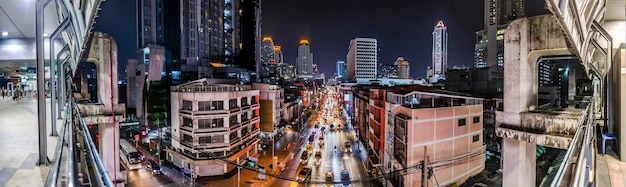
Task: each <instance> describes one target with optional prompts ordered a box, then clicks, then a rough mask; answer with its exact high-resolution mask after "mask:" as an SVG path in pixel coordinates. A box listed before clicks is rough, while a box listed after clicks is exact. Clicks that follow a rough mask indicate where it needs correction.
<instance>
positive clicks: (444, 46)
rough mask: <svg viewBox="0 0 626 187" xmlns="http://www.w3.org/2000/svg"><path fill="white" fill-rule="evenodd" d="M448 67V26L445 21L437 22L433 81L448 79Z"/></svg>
mask: <svg viewBox="0 0 626 187" xmlns="http://www.w3.org/2000/svg"><path fill="white" fill-rule="evenodd" d="M447 67H448V27H446V26H445V25H444V24H443V21H439V22H437V25H435V29H434V30H433V65H432V71H433V74H432V77H430V79H431V80H432V81H431V82H437V81H438V80H442V79H443V80H445V79H446V75H445V74H446V69H447Z"/></svg>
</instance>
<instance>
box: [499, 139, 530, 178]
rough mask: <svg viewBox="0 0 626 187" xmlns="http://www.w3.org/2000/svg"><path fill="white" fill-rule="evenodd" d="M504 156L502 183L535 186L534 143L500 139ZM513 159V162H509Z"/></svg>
mask: <svg viewBox="0 0 626 187" xmlns="http://www.w3.org/2000/svg"><path fill="white" fill-rule="evenodd" d="M502 145H503V147H504V148H503V150H502V151H503V152H502V156H503V158H504V167H503V171H502V172H503V173H504V175H503V179H502V184H506V186H536V184H535V179H536V175H537V174H536V166H537V161H536V156H535V154H536V152H537V150H536V149H537V146H536V144H534V143H528V142H522V141H517V140H513V139H508V138H503V139H502ZM512 160H514V162H511V161H512Z"/></svg>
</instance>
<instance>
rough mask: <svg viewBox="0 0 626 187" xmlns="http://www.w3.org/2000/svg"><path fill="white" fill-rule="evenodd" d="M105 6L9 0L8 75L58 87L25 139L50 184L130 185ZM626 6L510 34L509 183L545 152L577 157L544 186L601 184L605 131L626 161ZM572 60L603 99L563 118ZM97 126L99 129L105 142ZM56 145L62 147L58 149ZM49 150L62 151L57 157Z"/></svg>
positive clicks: (515, 27) (590, 100)
mask: <svg viewBox="0 0 626 187" xmlns="http://www.w3.org/2000/svg"><path fill="white" fill-rule="evenodd" d="M101 3H102V0H32V1H0V7H1V8H2V9H3V12H2V13H4V14H6V16H5V15H2V16H0V29H7V31H3V30H0V32H7V33H6V34H5V33H2V35H0V73H2V74H3V75H4V76H5V77H9V76H15V77H16V78H18V79H20V78H23V77H24V76H34V77H36V79H37V84H36V85H37V89H36V90H46V89H47V88H46V87H45V86H48V85H52V87H51V88H52V89H51V90H52V91H51V92H50V95H51V97H50V99H49V100H50V103H45V101H47V100H46V99H45V92H43V91H42V92H37V97H38V110H37V116H38V120H37V121H38V123H37V125H38V133H37V132H20V133H36V134H37V135H38V139H39V141H38V142H37V146H36V147H37V148H38V149H37V152H38V154H37V159H36V160H37V165H38V166H39V167H40V168H41V169H42V170H49V172H47V173H48V175H46V177H45V178H44V179H42V180H43V181H44V182H43V183H44V184H45V186H58V185H61V186H66V185H78V184H87V185H91V186H115V185H117V184H118V183H119V181H123V180H124V177H123V176H122V174H121V173H119V168H117V166H119V163H118V162H119V159H117V158H119V153H118V150H119V148H118V147H117V146H116V145H117V144H115V143H112V142H115V141H116V140H117V139H119V134H116V131H117V130H118V128H119V121H122V120H123V118H124V117H123V116H124V115H123V108H124V105H120V104H118V103H117V87H116V86H113V85H116V84H115V82H116V80H117V74H116V73H114V71H113V70H115V69H117V46H116V44H115V41H114V40H113V38H111V37H110V36H108V35H107V34H104V33H99V32H92V31H91V28H92V26H93V23H94V20H95V18H96V17H97V15H98V11H99V7H100V4H101ZM625 4H626V0H546V5H547V8H548V9H549V10H550V12H551V13H552V14H551V15H545V16H537V17H531V18H522V19H518V20H516V21H514V22H513V23H511V24H510V25H509V26H508V28H507V30H506V34H505V75H506V77H505V80H504V82H505V87H506V88H505V89H504V90H505V92H504V102H505V103H504V111H501V112H498V113H497V119H496V121H497V126H498V127H497V130H496V133H497V134H498V136H500V137H502V138H503V142H502V143H503V150H504V153H503V159H504V168H503V177H504V178H503V183H504V184H507V186H536V185H539V184H536V183H534V182H535V177H536V173H535V172H536V170H535V166H536V160H535V159H536V158H535V149H536V146H537V145H541V146H547V147H552V148H557V149H563V150H567V154H566V155H565V157H564V159H563V161H562V163H561V164H560V166H559V167H557V168H555V170H554V173H553V175H552V177H551V178H550V179H548V180H545V181H544V182H542V184H545V185H546V186H589V185H594V184H597V181H596V176H595V175H596V174H597V172H596V170H598V169H599V168H597V165H596V164H595V163H596V160H597V159H598V157H597V156H596V155H597V153H596V152H597V141H600V139H599V138H598V134H599V133H598V132H599V131H598V130H599V129H596V126H597V125H596V124H600V125H602V126H607V127H608V128H607V129H608V131H607V132H606V133H611V134H614V135H615V136H616V137H617V138H618V141H619V145H620V147H619V148H618V149H617V150H618V152H617V155H618V157H619V160H620V161H621V162H625V161H626V149H624V148H626V146H624V145H626V136H625V135H626V128H624V127H622V126H621V124H622V119H621V117H620V116H626V110H623V109H622V108H623V107H624V106H626V105H625V104H623V103H626V100H623V99H621V97H622V95H624V94H626V92H622V89H624V88H626V86H625V85H624V84H626V81H622V80H626V79H625V78H626V77H624V75H625V72H626V56H624V55H626V45H625V44H624V43H626V34H625V32H626V31H625V30H626V29H625V20H626V19H625V15H626V13H625V12H624V10H625V9H626V6H625ZM2 13H0V14H2ZM564 56H570V57H571V56H574V57H575V58H577V59H578V60H579V61H580V63H581V65H582V67H583V70H582V72H578V73H576V74H578V75H583V76H582V77H586V78H587V79H589V80H590V81H591V82H592V84H593V85H594V94H593V95H591V96H587V97H579V96H580V95H577V92H576V91H575V90H573V91H569V90H568V92H571V95H570V96H571V98H572V99H571V100H572V101H576V103H577V104H576V105H575V106H577V107H571V108H565V109H559V110H555V109H552V108H550V107H546V106H543V105H542V106H540V105H538V103H537V100H536V98H537V95H538V88H537V87H538V84H537V79H538V78H537V77H538V76H537V74H538V72H537V64H538V62H539V61H541V60H545V59H554V58H563V57H564ZM79 62H92V63H94V64H95V65H96V67H97V68H96V69H97V71H98V72H97V74H98V78H100V79H99V80H98V88H99V89H100V90H111V92H108V93H107V92H99V93H98V98H99V99H97V101H96V102H94V103H81V102H77V97H80V96H81V94H80V92H78V94H72V85H76V84H83V83H84V82H76V83H75V82H73V80H74V79H73V78H74V76H75V75H77V74H76V72H79V71H80V67H78V63H79ZM21 67H36V70H37V71H36V75H35V74H32V73H31V74H29V73H24V72H20V71H21V70H23V69H22V68H21ZM572 77H576V76H572ZM574 87H575V86H574ZM48 89H49V88H48ZM112 93H113V94H112ZM57 98H58V99H57ZM46 105H48V106H49V107H50V111H49V113H50V116H49V117H48V118H46V113H47V112H48V111H46ZM572 106H574V105H572ZM57 119H60V120H57ZM57 123H59V124H57ZM88 124H89V125H91V124H97V125H98V127H99V128H98V129H99V130H98V132H99V134H100V143H99V144H96V142H95V140H94V138H93V137H94V136H93V135H92V134H90V133H89V132H90V131H89V130H88V128H89V127H88ZM32 125H34V124H32ZM57 125H58V126H59V127H57ZM57 129H60V130H59V131H57ZM48 131H50V132H51V133H50V134H47V132H48ZM49 135H51V136H49ZM50 137H55V138H54V139H55V140H56V139H58V142H59V143H56V146H54V147H53V148H52V149H49V146H48V145H49V144H48V143H49V142H50V141H49V140H50V139H51V138H50ZM103 137H104V138H103ZM103 142H104V143H103ZM112 145H113V146H112ZM0 149H1V147H0ZM48 150H54V151H53V152H54V153H53V154H52V155H51V156H50V154H49V153H48V152H49V151H48ZM98 150H100V151H98ZM0 151H1V152H7V151H11V150H0ZM0 161H2V159H0ZM0 172H1V171H0ZM531 181H532V184H530V183H529V182H531ZM533 184H534V185H533Z"/></svg>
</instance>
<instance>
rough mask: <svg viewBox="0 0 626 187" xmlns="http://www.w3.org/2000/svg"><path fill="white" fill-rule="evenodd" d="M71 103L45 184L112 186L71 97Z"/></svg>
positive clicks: (47, 185) (48, 185)
mask: <svg viewBox="0 0 626 187" xmlns="http://www.w3.org/2000/svg"><path fill="white" fill-rule="evenodd" d="M70 103H71V105H70V107H68V109H67V112H66V118H65V123H64V124H63V127H62V131H61V133H60V137H59V144H57V148H56V152H55V163H54V165H53V166H52V167H51V168H50V172H49V173H48V177H47V179H46V184H45V186H46V187H53V186H85V185H87V186H107V187H113V186H115V185H114V184H113V179H112V178H111V177H110V176H109V174H108V172H107V170H106V168H105V167H104V164H103V162H102V159H101V158H100V154H99V153H98V150H97V149H96V146H95V144H94V142H93V140H92V138H91V134H90V133H89V129H88V127H87V124H86V123H85V120H84V119H83V117H82V115H81V114H80V110H79V109H78V106H77V105H76V103H75V102H74V100H73V98H71V100H70Z"/></svg>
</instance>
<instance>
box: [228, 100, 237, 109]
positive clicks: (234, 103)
mask: <svg viewBox="0 0 626 187" xmlns="http://www.w3.org/2000/svg"><path fill="white" fill-rule="evenodd" d="M228 107H229V109H234V108H237V107H238V106H237V99H231V100H229V101H228Z"/></svg>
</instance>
